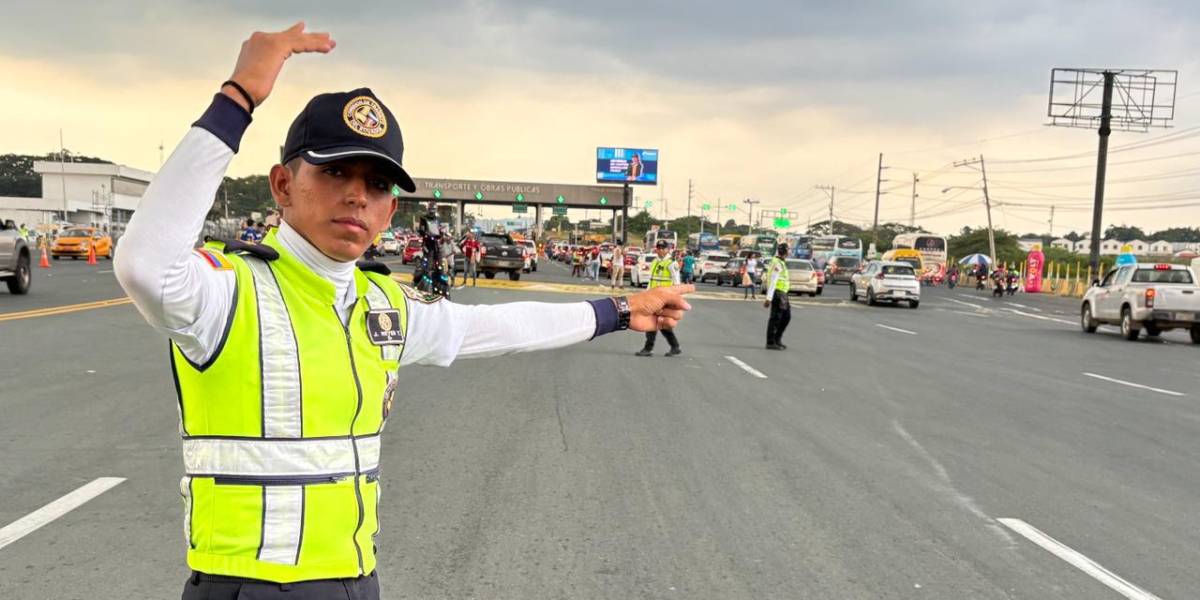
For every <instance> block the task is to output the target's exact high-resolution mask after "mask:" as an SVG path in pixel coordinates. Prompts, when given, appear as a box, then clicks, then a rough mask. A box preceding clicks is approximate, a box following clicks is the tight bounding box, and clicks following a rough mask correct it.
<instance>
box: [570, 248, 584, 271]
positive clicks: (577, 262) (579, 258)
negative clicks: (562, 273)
mask: <svg viewBox="0 0 1200 600" xmlns="http://www.w3.org/2000/svg"><path fill="white" fill-rule="evenodd" d="M571 277H583V248H576V249H575V252H574V253H572V254H571Z"/></svg>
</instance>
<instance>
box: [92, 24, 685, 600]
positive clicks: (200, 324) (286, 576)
mask: <svg viewBox="0 0 1200 600" xmlns="http://www.w3.org/2000/svg"><path fill="white" fill-rule="evenodd" d="M333 47H334V43H333V41H332V40H331V39H330V38H329V36H328V35H327V34H323V33H306V32H305V31H304V25H303V24H302V23H297V24H296V25H295V26H293V27H292V28H290V29H288V30H286V31H283V32H279V33H255V34H254V35H253V36H251V37H250V39H249V40H247V41H246V42H245V43H243V44H242V47H241V53H240V54H239V56H238V60H237V66H236V67H235V68H234V71H233V75H232V77H230V79H229V80H228V81H226V82H224V83H222V84H221V85H220V88H219V89H220V91H219V92H218V93H217V94H216V95H215V96H214V97H213V100H212V103H211V104H210V105H209V107H208V109H207V110H206V111H205V113H204V114H203V115H202V116H201V117H200V119H199V120H197V121H196V122H195V124H194V125H193V126H192V128H191V129H190V130H188V132H187V133H186V135H184V137H183V140H182V141H181V142H180V144H179V146H178V147H177V148H176V149H175V150H174V151H173V152H172V153H171V155H170V158H169V159H168V160H167V162H166V164H164V165H163V168H162V169H161V170H160V171H159V173H158V175H157V176H156V177H155V178H154V181H153V182H152V183H151V184H150V186H149V187H148V188H147V189H146V191H145V193H144V195H143V197H142V199H141V202H140V204H139V206H138V208H137V210H136V211H135V212H134V214H133V216H132V218H131V219H130V220H129V224H128V228H127V232H126V234H125V237H124V240H123V242H122V247H123V250H124V247H126V246H127V247H128V250H127V251H122V252H120V253H118V254H117V255H116V257H115V258H116V262H115V264H114V268H115V270H116V276H117V279H118V281H119V282H120V284H121V286H122V287H123V288H124V289H125V291H126V292H127V293H128V294H129V296H130V297H131V298H132V299H133V302H134V304H135V305H136V306H137V309H138V311H139V312H140V313H141V314H142V315H143V316H144V317H145V318H146V320H147V321H148V322H149V323H150V324H151V325H152V326H153V327H154V328H155V329H157V330H158V331H160V332H162V333H164V334H166V336H167V337H168V338H169V339H170V348H169V352H170V357H171V369H172V371H173V374H174V384H175V385H174V387H175V391H176V394H177V398H178V403H179V406H178V409H179V419H180V421H179V427H178V429H179V432H180V433H181V434H182V436H183V466H184V471H185V475H184V477H183V479H182V481H181V482H180V485H179V488H178V490H177V491H176V492H175V493H179V494H181V495H182V496H183V501H184V502H183V508H184V519H183V525H184V526H183V533H184V535H185V539H186V540H187V563H188V566H189V567H191V569H192V574H191V576H189V577H188V579H187V582H186V583H185V584H184V590H183V599H184V600H192V599H207V600H233V599H235V598H255V599H258V600H264V599H265V600H316V599H328V598H354V599H355V600H378V598H379V582H378V578H377V575H376V572H375V568H376V564H377V559H376V550H375V548H376V545H375V537H376V535H377V534H378V533H379V522H378V519H379V515H380V514H385V513H383V512H382V511H381V510H380V504H379V502H380V499H381V495H382V493H381V488H380V483H379V480H380V472H381V470H380V464H379V463H380V455H381V454H382V452H381V450H380V438H381V433H382V431H383V428H384V424H385V422H386V420H387V418H388V415H389V413H390V412H391V408H392V402H393V398H394V396H395V395H396V394H397V389H403V388H402V387H400V386H398V381H399V371H398V370H399V368H400V367H402V366H407V365H416V364H425V365H438V366H448V365H450V364H451V363H452V362H453V361H454V360H455V359H458V358H470V357H487V356H497V355H500V354H506V353H512V352H523V351H531V350H546V349H551V348H561V347H564V346H568V345H571V344H574V343H577V342H582V341H585V340H589V339H591V338H594V337H596V336H599V335H603V334H607V333H609V332H612V331H618V330H621V329H633V330H636V331H652V330H656V329H658V328H667V329H669V328H671V327H674V326H675V325H676V324H677V323H678V321H679V320H680V319H682V318H683V313H684V311H686V310H688V309H689V308H690V307H689V306H688V304H687V302H686V301H685V300H684V299H683V296H682V294H684V293H687V292H689V291H690V289H689V288H688V287H676V288H655V289H651V290H647V291H645V292H641V293H638V294H633V295H631V296H629V297H627V298H607V297H606V298H600V299H596V300H591V301H588V302H573V303H558V304H554V303H537V302H518V303H511V304H493V305H473V306H470V305H460V304H454V303H451V302H450V301H448V300H446V299H444V298H441V297H439V296H436V295H431V294H424V293H421V292H418V291H416V290H413V289H411V288H408V287H405V286H402V285H400V284H399V283H397V282H396V281H395V280H393V279H392V278H391V277H390V276H389V275H388V273H389V271H388V270H387V267H385V266H384V265H382V264H380V263H368V262H362V263H356V259H357V258H358V257H359V256H361V255H362V253H363V252H364V251H365V250H366V249H367V246H368V245H370V243H371V240H372V239H373V238H374V237H375V235H376V234H377V233H379V232H380V231H383V230H384V229H385V228H387V226H388V225H389V224H390V223H391V219H392V216H393V215H394V214H395V211H396V207H397V204H398V196H399V190H404V191H407V192H410V193H411V192H415V191H416V186H415V185H414V183H413V180H412V178H411V177H410V176H409V174H408V173H407V172H406V171H405V170H404V168H403V167H402V166H401V165H402V158H403V154H404V143H403V139H402V137H401V132H400V126H399V124H398V123H397V122H396V119H395V116H394V115H393V114H392V112H391V111H389V110H388V109H387V107H386V106H385V105H384V104H383V102H382V101H380V100H379V98H378V97H376V96H375V94H374V93H373V92H372V91H371V90H370V89H367V88H359V89H356V90H353V91H351V92H344V93H331V94H320V95H318V96H316V97H314V98H313V99H312V100H310V101H309V102H308V104H307V105H306V106H305V107H304V109H303V110H302V111H301V112H300V115H299V116H298V117H296V119H295V121H293V123H292V125H291V127H290V128H289V130H288V133H287V136H286V139H285V141H284V144H283V147H282V152H281V155H282V159H281V162H280V164H277V165H275V166H273V167H271V171H270V175H269V184H270V190H271V195H272V197H273V198H274V200H275V202H276V203H277V204H278V205H279V207H281V209H282V219H281V223H280V226H279V228H278V229H273V230H272V231H271V232H270V233H268V235H267V236H266V238H265V239H264V240H263V241H262V242H261V243H249V242H239V241H233V240H231V241H228V242H211V243H209V244H206V245H205V246H204V247H202V248H194V246H193V244H194V240H196V239H197V238H198V237H199V235H200V231H201V228H202V225H203V223H204V217H205V215H207V214H208V212H209V211H210V210H211V209H212V204H213V198H214V196H215V195H216V194H215V193H216V190H217V188H218V187H219V186H220V185H221V181H222V178H223V177H224V175H225V171H226V169H227V168H228V166H229V164H230V162H231V161H232V160H233V157H234V154H235V153H236V152H237V150H238V148H239V146H240V143H241V141H242V136H243V134H244V132H245V130H246V128H247V127H248V126H249V125H250V121H251V119H250V114H251V112H252V111H253V110H254V109H255V107H256V106H258V105H259V104H261V103H262V102H263V101H264V100H266V99H267V97H268V96H269V94H270V93H271V90H272V88H273V87H274V85H275V80H276V78H277V77H278V75H279V73H280V71H281V69H282V68H283V65H284V62H285V61H286V60H287V59H288V57H289V56H291V55H293V54H299V53H307V52H321V53H325V52H329V51H331V50H333ZM301 374H303V377H302V376H301ZM501 393H506V392H503V391H502V392H501ZM396 489H400V488H396ZM397 545H399V544H398V543H397ZM395 552H397V553H400V552H404V550H396V551H395ZM128 569H129V573H128V575H131V574H132V573H133V572H134V571H135V570H136V569H137V567H136V566H135V565H132V564H131V565H130V566H129V567H128ZM118 576H120V574H118Z"/></svg>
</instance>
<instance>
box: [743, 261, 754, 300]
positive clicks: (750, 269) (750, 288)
mask: <svg viewBox="0 0 1200 600" xmlns="http://www.w3.org/2000/svg"><path fill="white" fill-rule="evenodd" d="M745 269H746V271H745V273H743V274H742V300H745V299H746V298H749V299H751V300H754V299H757V298H758V290H756V289H755V285H756V284H755V283H754V279H755V277H754V275H755V273H757V272H758V259H757V258H755V256H754V255H753V254H751V255H749V256H747V257H746V265H745Z"/></svg>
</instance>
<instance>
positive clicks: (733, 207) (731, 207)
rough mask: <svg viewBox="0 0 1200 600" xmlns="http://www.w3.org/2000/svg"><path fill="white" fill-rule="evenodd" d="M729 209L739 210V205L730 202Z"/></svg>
mask: <svg viewBox="0 0 1200 600" xmlns="http://www.w3.org/2000/svg"><path fill="white" fill-rule="evenodd" d="M729 210H732V211H737V205H736V204H730V205H729Z"/></svg>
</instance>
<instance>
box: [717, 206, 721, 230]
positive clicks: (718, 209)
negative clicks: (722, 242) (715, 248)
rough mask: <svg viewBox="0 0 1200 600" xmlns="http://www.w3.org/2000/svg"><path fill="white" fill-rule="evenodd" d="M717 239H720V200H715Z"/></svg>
mask: <svg viewBox="0 0 1200 600" xmlns="http://www.w3.org/2000/svg"><path fill="white" fill-rule="evenodd" d="M717 237H721V199H720V198H717Z"/></svg>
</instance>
